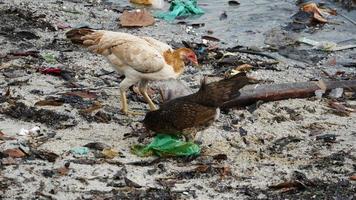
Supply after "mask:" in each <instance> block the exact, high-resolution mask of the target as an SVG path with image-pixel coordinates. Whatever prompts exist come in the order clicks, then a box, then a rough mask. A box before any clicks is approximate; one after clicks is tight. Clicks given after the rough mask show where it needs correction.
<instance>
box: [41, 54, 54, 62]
mask: <svg viewBox="0 0 356 200" xmlns="http://www.w3.org/2000/svg"><path fill="white" fill-rule="evenodd" d="M41 56H42V58H43V59H44V60H45V61H46V62H47V63H49V64H55V63H57V59H56V57H55V56H54V54H53V53H43V54H41Z"/></svg>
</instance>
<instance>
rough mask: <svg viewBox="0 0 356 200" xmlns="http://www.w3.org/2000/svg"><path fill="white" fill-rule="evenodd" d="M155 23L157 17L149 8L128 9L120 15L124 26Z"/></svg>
mask: <svg viewBox="0 0 356 200" xmlns="http://www.w3.org/2000/svg"><path fill="white" fill-rule="evenodd" d="M154 23H155V19H154V18H153V17H152V15H151V14H150V13H149V12H148V11H147V10H145V9H144V10H134V11H127V10H125V11H124V13H123V14H122V15H121V16H120V24H121V26H123V27H142V26H150V25H152V24H154Z"/></svg>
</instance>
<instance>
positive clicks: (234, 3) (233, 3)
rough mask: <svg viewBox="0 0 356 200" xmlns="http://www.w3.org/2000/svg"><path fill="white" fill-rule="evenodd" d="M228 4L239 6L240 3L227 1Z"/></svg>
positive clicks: (232, 0)
mask: <svg viewBox="0 0 356 200" xmlns="http://www.w3.org/2000/svg"><path fill="white" fill-rule="evenodd" d="M228 4H229V6H238V5H240V2H238V1H234V0H231V1H228Z"/></svg>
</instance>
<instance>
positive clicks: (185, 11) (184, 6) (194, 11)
mask: <svg viewBox="0 0 356 200" xmlns="http://www.w3.org/2000/svg"><path fill="white" fill-rule="evenodd" d="M202 14H204V10H203V9H201V8H199V7H198V5H197V1H196V0H174V1H172V3H171V6H170V7H169V12H158V13H155V14H154V16H155V17H157V18H161V19H164V20H167V21H172V20H174V19H176V18H177V17H187V16H190V15H202Z"/></svg>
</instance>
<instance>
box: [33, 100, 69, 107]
mask: <svg viewBox="0 0 356 200" xmlns="http://www.w3.org/2000/svg"><path fill="white" fill-rule="evenodd" d="M63 103H64V101H63V100H61V99H48V100H40V101H37V102H36V103H35V106H61V105H63Z"/></svg>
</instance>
